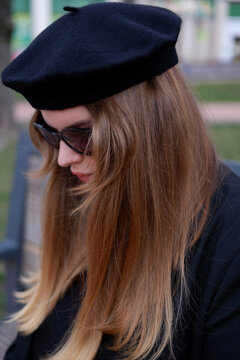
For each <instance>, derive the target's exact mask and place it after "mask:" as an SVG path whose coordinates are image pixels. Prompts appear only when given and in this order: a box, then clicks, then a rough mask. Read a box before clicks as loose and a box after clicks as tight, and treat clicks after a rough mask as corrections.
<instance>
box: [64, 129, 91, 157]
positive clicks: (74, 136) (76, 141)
mask: <svg viewBox="0 0 240 360" xmlns="http://www.w3.org/2000/svg"><path fill="white" fill-rule="evenodd" d="M91 133H92V132H91V130H90V129H78V130H77V131H72V130H71V129H69V130H67V129H65V130H64V132H63V137H64V140H65V141H66V143H67V144H69V145H70V146H71V148H73V149H75V150H77V151H78V152H80V153H85V154H87V155H91V151H92V143H91Z"/></svg>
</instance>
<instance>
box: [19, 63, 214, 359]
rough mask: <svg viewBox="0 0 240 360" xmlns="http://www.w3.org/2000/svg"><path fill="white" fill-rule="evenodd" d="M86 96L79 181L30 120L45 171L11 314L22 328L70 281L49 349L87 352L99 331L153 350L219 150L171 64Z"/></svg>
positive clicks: (135, 348)
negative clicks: (69, 311)
mask: <svg viewBox="0 0 240 360" xmlns="http://www.w3.org/2000/svg"><path fill="white" fill-rule="evenodd" d="M87 108H88V110H89V111H90V113H91V115H92V118H93V132H92V137H93V139H92V141H93V154H94V158H95V161H96V172H95V176H94V178H93V179H91V180H90V181H89V182H88V183H86V184H80V183H77V182H76V179H75V178H74V177H73V176H72V174H71V173H70V171H69V169H62V168H60V167H59V166H58V165H57V155H58V154H57V150H55V149H53V148H51V147H49V146H48V145H47V144H46V142H44V141H43V140H42V139H41V138H40V137H39V135H38V133H37V132H36V130H35V129H34V128H33V127H32V126H30V133H31V137H32V140H33V142H34V144H35V145H36V146H37V147H38V149H39V150H40V151H41V152H42V154H43V156H44V158H45V162H44V165H43V167H42V168H41V170H40V172H39V174H40V175H44V174H47V173H49V172H50V174H51V175H50V179H49V182H48V186H47V189H46V200H45V211H44V214H45V216H44V224H43V249H42V254H43V256H42V266H41V271H40V273H39V274H38V276H37V277H35V278H34V279H32V281H30V282H29V283H31V286H30V287H29V289H27V290H26V291H25V292H23V293H21V294H19V295H18V297H19V299H20V301H22V302H23V303H24V304H25V305H24V306H23V308H22V310H20V311H19V312H18V313H17V314H16V315H15V316H14V319H17V320H18V321H19V327H20V331H22V332H23V333H25V334H30V333H32V332H33V331H34V330H36V329H37V328H38V327H39V325H40V324H41V323H42V322H43V320H44V319H45V318H46V316H47V315H48V314H49V313H50V312H51V310H52V309H53V307H54V306H55V305H56V302H57V301H58V300H59V299H60V297H62V296H63V294H64V292H65V291H66V289H67V288H68V287H69V286H70V285H71V284H72V282H73V281H79V284H81V287H80V289H81V290H79V298H81V299H82V301H81V305H80V307H79V310H78V313H77V315H76V318H75V320H74V323H73V324H72V326H71V328H70V330H69V332H68V334H67V336H66V337H65V338H64V341H63V343H62V344H60V346H59V348H58V349H57V350H56V351H55V353H54V354H52V355H51V356H49V357H48V359H51V360H66V359H71V360H92V359H94V357H95V356H96V354H97V351H98V349H99V346H100V343H101V340H102V337H103V335H104V334H109V335H112V338H113V341H112V344H111V349H112V350H116V351H119V352H120V354H121V356H122V358H124V359H128V360H136V359H142V358H144V357H146V356H147V355H148V356H150V358H151V359H152V360H153V359H156V358H157V357H158V356H160V355H161V354H162V353H163V351H164V349H165V348H166V347H169V350H170V352H172V351H173V348H172V338H173V334H174V331H175V329H176V326H177V323H178V320H179V318H180V316H181V308H182V306H183V302H184V301H188V293H187V282H186V266H185V265H186V259H187V255H188V252H189V250H190V249H191V247H192V246H193V244H195V243H196V242H197V241H198V239H199V237H200V236H201V234H202V232H203V230H204V228H205V226H206V223H207V221H208V215H209V211H210V203H211V198H212V195H213V193H214V191H215V190H216V187H217V186H218V181H219V179H218V178H219V162H218V159H217V156H216V154H215V150H214V148H213V146H212V143H211V141H210V140H209V138H208V135H207V132H206V129H205V126H204V124H203V121H202V118H201V115H200V113H199V110H198V108H197V106H196V102H195V99H194V97H193V96H192V94H191V92H190V91H189V89H188V86H187V85H186V84H185V82H184V80H183V78H182V75H181V73H180V71H179V70H178V68H177V67H174V68H172V69H170V70H168V71H166V72H165V73H163V74H162V75H160V76H157V77H154V78H152V79H150V80H148V81H145V82H142V83H140V84H138V85H136V86H133V87H131V88H129V89H126V90H125V91H123V92H121V93H119V94H116V95H114V96H112V97H109V98H106V99H103V100H100V101H98V102H96V103H93V104H90V105H87ZM37 117H38V112H36V114H35V115H34V117H33V120H32V121H35V120H36V118H37ZM86 274H87V281H86ZM176 300H177V301H176ZM175 301H176V303H177V304H178V308H177V309H174V307H173V303H174V302H175ZM156 343H157V344H158V346H157V347H154V345H156ZM109 346H110V345H109ZM172 355H173V354H172Z"/></svg>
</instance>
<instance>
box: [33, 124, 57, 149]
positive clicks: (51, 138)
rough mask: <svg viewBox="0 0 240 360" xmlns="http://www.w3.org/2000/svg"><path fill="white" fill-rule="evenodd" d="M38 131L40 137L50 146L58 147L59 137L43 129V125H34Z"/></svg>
mask: <svg viewBox="0 0 240 360" xmlns="http://www.w3.org/2000/svg"><path fill="white" fill-rule="evenodd" d="M36 128H37V129H38V131H39V133H40V134H41V135H42V137H43V138H44V139H45V140H46V141H47V142H48V143H49V144H50V145H52V146H54V147H56V148H58V147H59V137H58V136H57V135H56V134H54V133H51V132H50V131H49V130H47V129H45V128H44V127H42V126H41V127H39V126H36Z"/></svg>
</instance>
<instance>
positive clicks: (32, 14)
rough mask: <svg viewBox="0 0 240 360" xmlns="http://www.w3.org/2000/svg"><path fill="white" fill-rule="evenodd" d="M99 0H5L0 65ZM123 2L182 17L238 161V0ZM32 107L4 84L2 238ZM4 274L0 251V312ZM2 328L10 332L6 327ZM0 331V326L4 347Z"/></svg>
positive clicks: (226, 154) (190, 68) (210, 117)
mask: <svg viewBox="0 0 240 360" xmlns="http://www.w3.org/2000/svg"><path fill="white" fill-rule="evenodd" d="M97 2H104V1H103V0H94V1H88V0H12V1H10V0H1V6H0V71H2V70H3V68H4V67H5V66H6V65H7V64H8V63H9V61H11V60H12V59H14V58H15V57H16V56H17V55H18V54H19V53H21V51H23V50H24V49H25V48H26V46H27V45H28V44H29V43H30V42H31V41H32V39H34V38H35V37H36V36H37V34H38V33H39V32H41V31H42V30H43V29H44V28H45V27H46V26H47V25H49V24H50V23H51V22H52V21H53V20H55V19H56V18H58V17H59V16H61V15H62V14H63V13H64V11H63V6H66V5H72V6H83V5H87V4H90V3H97ZM122 2H124V1H122ZM125 2H129V3H142V4H149V5H155V6H163V7H167V8H169V9H171V10H173V11H175V12H176V13H178V14H179V15H180V16H181V17H182V19H183V25H182V31H181V35H180V38H179V42H178V53H179V58H180V66H181V68H182V70H183V72H184V73H185V75H186V77H187V79H188V81H189V83H190V85H191V86H192V88H193V90H194V92H195V94H196V97H197V99H198V102H199V107H200V109H201V112H202V114H203V117H204V120H205V121H206V124H207V126H208V128H209V133H210V136H211V137H212V139H213V141H214V143H215V145H216V149H217V151H218V154H219V156H221V157H222V158H225V159H231V160H236V161H240V1H236V0H231V1H229V0H145V1H143V0H139V1H134V0H128V1H125ZM33 112H34V110H33V109H32V108H31V107H30V105H29V104H28V103H26V102H25V100H24V99H23V98H22V97H21V96H20V95H18V94H16V93H13V92H12V91H10V90H9V89H6V88H4V87H3V85H2V84H0V241H3V240H4V237H5V234H6V224H7V219H8V216H9V215H8V211H9V201H10V194H11V189H12V178H13V170H14V166H15V165H14V164H15V158H16V148H17V145H16V144H17V142H18V134H19V130H20V129H21V128H24V127H27V124H28V122H29V120H30V118H31V116H32V114H33ZM13 200H14V199H13ZM34 246H35V250H34V251H35V252H34V251H33V252H34V253H35V255H36V254H37V255H38V251H37V250H36V249H37V247H36V246H37V245H36V244H35V245H34ZM32 249H33V248H32ZM33 252H32V253H33ZM30 253H31V251H30ZM32 253H31V254H32ZM2 258H3V257H2ZM29 258H30V257H29ZM31 259H33V257H32V256H31ZM1 261H2V262H1ZM28 261H29V260H28ZM31 261H33V260H31ZM34 261H35V260H34ZM36 261H37V260H36ZM5 277H6V271H5V267H4V260H1V253H0V318H2V317H3V315H4V311H5V308H6V296H5V291H4V286H5V285H4V279H5ZM4 334H5V335H4V336H5V337H7V336H8V335H7V333H6V332H5V330H4ZM1 336H3V335H1V327H0V348H1V341H2V343H3V340H1V339H2V338H1ZM0 359H1V349H0Z"/></svg>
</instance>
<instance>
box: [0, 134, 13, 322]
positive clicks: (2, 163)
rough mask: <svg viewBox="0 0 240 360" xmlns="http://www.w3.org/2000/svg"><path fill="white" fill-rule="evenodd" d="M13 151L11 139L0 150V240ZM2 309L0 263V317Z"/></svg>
mask: <svg viewBox="0 0 240 360" xmlns="http://www.w3.org/2000/svg"><path fill="white" fill-rule="evenodd" d="M15 153H16V141H11V143H10V144H8V145H7V146H6V147H5V148H4V149H2V150H1V151H0V168H1V171H0V240H2V239H3V237H4V235H5V228H6V222H7V214H8V204H9V199H10V193H11V185H12V174H13V168H14V162H15ZM4 309H5V294H4V264H0V319H1V318H2V317H3V315H4Z"/></svg>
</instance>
